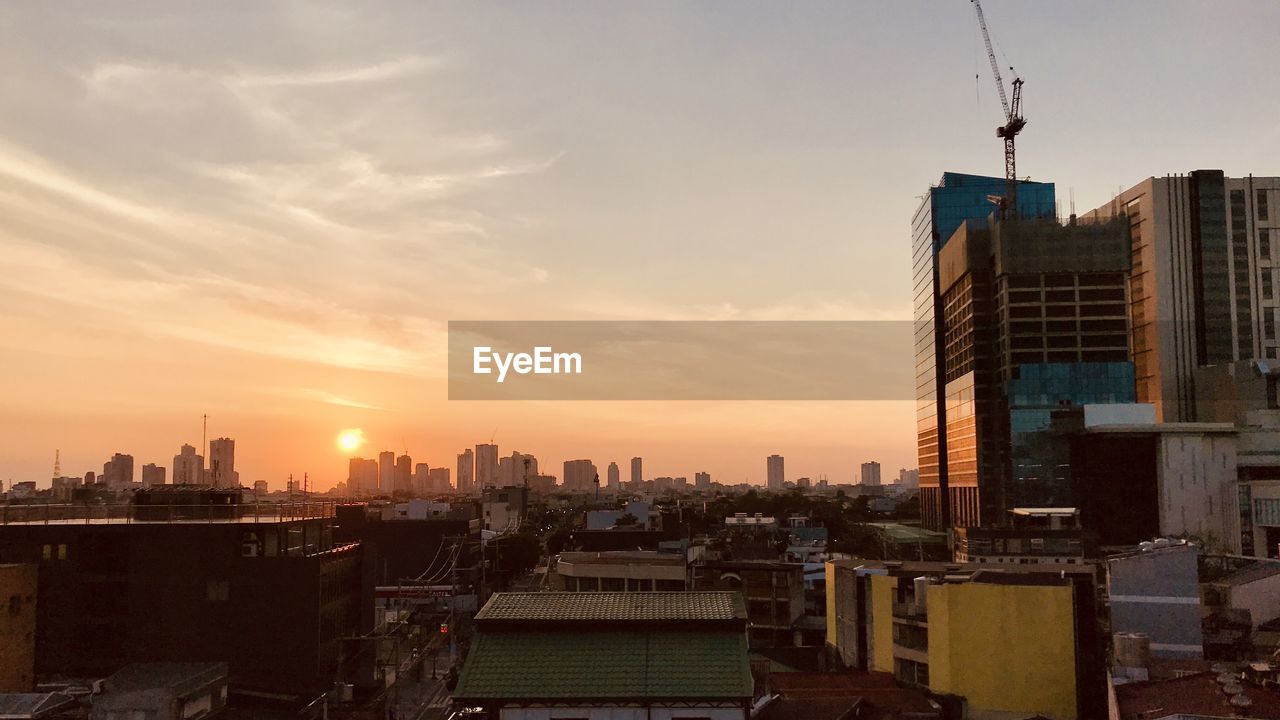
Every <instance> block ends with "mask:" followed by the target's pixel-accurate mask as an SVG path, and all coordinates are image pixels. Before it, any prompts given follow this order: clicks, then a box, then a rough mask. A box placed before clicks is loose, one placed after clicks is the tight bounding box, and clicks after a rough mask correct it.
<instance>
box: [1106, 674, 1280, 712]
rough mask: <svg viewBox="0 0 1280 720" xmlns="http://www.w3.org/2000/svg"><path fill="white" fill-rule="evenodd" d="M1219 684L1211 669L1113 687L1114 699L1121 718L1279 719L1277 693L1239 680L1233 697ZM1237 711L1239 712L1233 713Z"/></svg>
mask: <svg viewBox="0 0 1280 720" xmlns="http://www.w3.org/2000/svg"><path fill="white" fill-rule="evenodd" d="M1223 687H1224V686H1223V685H1221V684H1219V683H1218V678H1217V676H1216V675H1214V674H1213V673H1212V672H1207V673H1196V674H1194V675H1186V676H1184V677H1180V678H1174V679H1172V680H1151V681H1147V682H1136V683H1127V684H1124V685H1117V686H1116V702H1117V704H1118V705H1119V707H1120V718H1121V720H1137V719H1138V718H1149V717H1156V718H1163V717H1168V716H1173V715H1179V714H1183V715H1207V716H1210V717H1233V716H1234V717H1239V716H1240V715H1243V716H1244V717H1250V718H1280V693H1277V692H1275V691H1272V690H1264V689H1263V688H1260V687H1257V686H1254V685H1251V684H1249V683H1239V688H1240V692H1239V693H1238V694H1237V695H1236V697H1242V698H1245V700H1236V701H1235V702H1237V703H1240V704H1238V705H1233V704H1232V702H1231V700H1230V698H1231V697H1233V696H1231V695H1228V694H1227V693H1225V692H1223ZM1237 713H1239V714H1240V715H1237Z"/></svg>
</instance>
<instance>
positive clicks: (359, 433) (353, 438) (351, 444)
mask: <svg viewBox="0 0 1280 720" xmlns="http://www.w3.org/2000/svg"><path fill="white" fill-rule="evenodd" d="M363 444H364V431H363V430H361V429H360V428H351V429H349V430H343V431H342V432H340V433H338V447H340V448H342V449H343V451H345V452H354V451H355V450H356V449H357V448H359V447H360V446H361V445H363Z"/></svg>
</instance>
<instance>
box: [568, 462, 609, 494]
mask: <svg viewBox="0 0 1280 720" xmlns="http://www.w3.org/2000/svg"><path fill="white" fill-rule="evenodd" d="M599 481H600V473H599V471H598V470H597V469H596V464H595V463H593V462H591V461H590V460H565V461H564V476H563V486H562V487H561V489H562V490H564V491H565V492H571V493H594V492H595V491H596V489H597V484H598V483H599Z"/></svg>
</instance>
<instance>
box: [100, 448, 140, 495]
mask: <svg viewBox="0 0 1280 720" xmlns="http://www.w3.org/2000/svg"><path fill="white" fill-rule="evenodd" d="M102 482H104V483H106V485H107V487H113V488H114V487H120V486H122V485H125V484H127V483H131V482H133V456H132V455H125V454H124V453H116V454H115V455H112V456H111V459H110V460H108V461H106V462H105V463H103V465H102Z"/></svg>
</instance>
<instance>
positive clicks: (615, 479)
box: [609, 462, 622, 493]
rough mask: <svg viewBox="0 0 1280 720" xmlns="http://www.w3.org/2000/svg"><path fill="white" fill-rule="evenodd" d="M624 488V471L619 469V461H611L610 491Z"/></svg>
mask: <svg viewBox="0 0 1280 720" xmlns="http://www.w3.org/2000/svg"><path fill="white" fill-rule="evenodd" d="M621 489H622V472H621V471H619V470H618V463H616V462H611V463H609V492H615V493H616V492H618V491H619V490H621Z"/></svg>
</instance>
